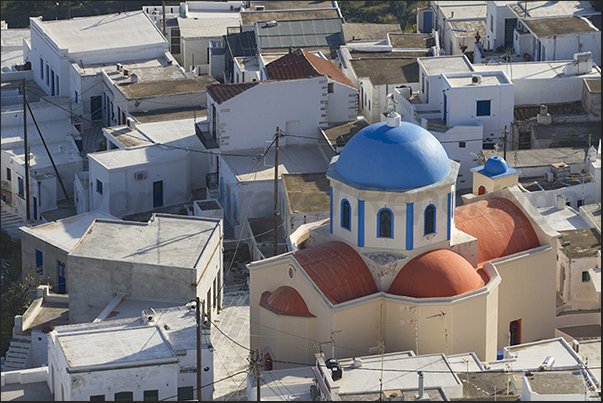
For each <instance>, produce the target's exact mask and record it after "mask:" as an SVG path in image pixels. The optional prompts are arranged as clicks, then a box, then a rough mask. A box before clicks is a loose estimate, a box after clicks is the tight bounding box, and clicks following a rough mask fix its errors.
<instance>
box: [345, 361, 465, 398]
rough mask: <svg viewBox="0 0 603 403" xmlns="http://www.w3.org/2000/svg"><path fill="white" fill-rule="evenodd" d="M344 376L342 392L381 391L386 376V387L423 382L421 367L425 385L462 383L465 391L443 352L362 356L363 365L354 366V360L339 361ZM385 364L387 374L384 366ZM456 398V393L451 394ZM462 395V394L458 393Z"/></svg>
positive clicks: (407, 385) (459, 386)
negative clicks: (415, 354) (417, 354)
mask: <svg viewBox="0 0 603 403" xmlns="http://www.w3.org/2000/svg"><path fill="white" fill-rule="evenodd" d="M339 363H340V365H341V369H342V373H343V376H342V378H341V379H339V380H338V381H336V382H335V383H336V384H337V385H339V387H340V392H339V393H340V394H346V393H358V392H370V391H372V392H374V391H379V390H380V387H381V383H380V382H379V380H380V378H381V376H382V375H383V378H382V379H383V383H382V385H383V390H390V389H408V388H415V387H417V386H418V383H419V376H418V374H417V372H418V371H419V370H421V371H424V386H425V388H437V387H442V388H449V387H455V386H458V389H459V390H458V391H459V394H461V393H462V384H461V381H460V380H459V378H458V377H457V376H456V375H455V373H454V372H453V370H452V368H451V367H450V365H449V364H448V362H447V360H446V358H445V357H444V355H443V354H431V355H420V356H414V355H412V356H411V355H406V354H403V353H392V354H384V355H383V359H382V357H381V356H380V355H375V356H365V357H362V367H361V368H359V369H357V368H354V367H353V360H352V359H345V360H340V361H339ZM382 365H383V374H381V371H380V370H381V367H382ZM451 397H455V396H451ZM456 397H461V395H459V396H456Z"/></svg>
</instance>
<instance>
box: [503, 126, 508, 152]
mask: <svg viewBox="0 0 603 403" xmlns="http://www.w3.org/2000/svg"><path fill="white" fill-rule="evenodd" d="M503 142H504V143H503V158H504V159H505V161H506V160H507V126H506V125H505V131H504V136H503Z"/></svg>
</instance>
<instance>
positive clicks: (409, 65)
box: [349, 57, 419, 85]
mask: <svg viewBox="0 0 603 403" xmlns="http://www.w3.org/2000/svg"><path fill="white" fill-rule="evenodd" d="M349 63H350V64H351V65H352V68H353V69H354V71H355V72H356V76H357V77H358V78H364V77H368V78H369V79H370V80H371V82H372V83H373V85H395V84H408V83H418V82H419V65H418V64H417V59H416V58H414V57H400V58H395V57H384V58H368V59H364V58H363V59H352V60H350V61H349Z"/></svg>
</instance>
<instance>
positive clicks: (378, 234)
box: [377, 207, 394, 239]
mask: <svg viewBox="0 0 603 403" xmlns="http://www.w3.org/2000/svg"><path fill="white" fill-rule="evenodd" d="M382 211H389V214H390V217H391V222H390V231H389V235H390V236H380V234H381V212H382ZM377 238H392V239H393V238H394V213H392V211H391V210H390V209H388V208H387V207H383V208H382V209H381V210H379V211H378V212H377Z"/></svg>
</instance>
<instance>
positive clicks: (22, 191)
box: [17, 177, 25, 197]
mask: <svg viewBox="0 0 603 403" xmlns="http://www.w3.org/2000/svg"><path fill="white" fill-rule="evenodd" d="M17 185H18V193H17V194H18V195H19V196H21V197H25V186H24V185H23V178H21V177H17Z"/></svg>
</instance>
